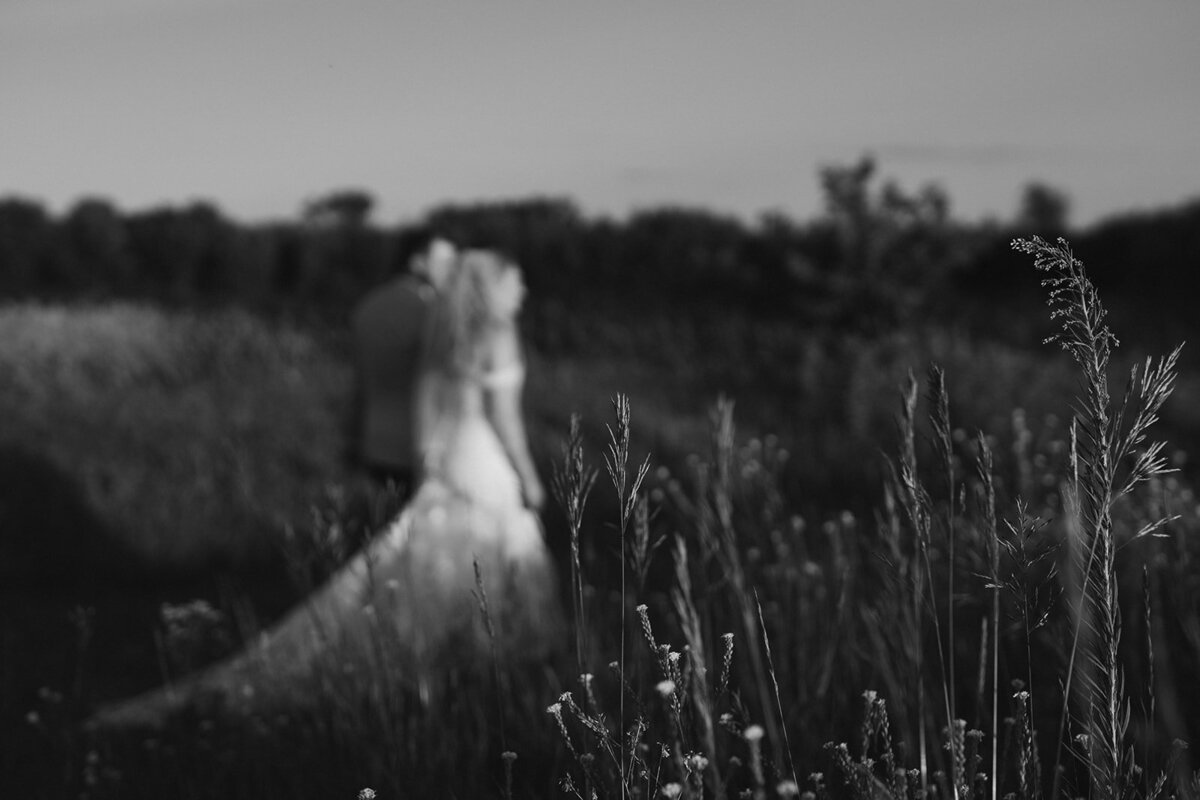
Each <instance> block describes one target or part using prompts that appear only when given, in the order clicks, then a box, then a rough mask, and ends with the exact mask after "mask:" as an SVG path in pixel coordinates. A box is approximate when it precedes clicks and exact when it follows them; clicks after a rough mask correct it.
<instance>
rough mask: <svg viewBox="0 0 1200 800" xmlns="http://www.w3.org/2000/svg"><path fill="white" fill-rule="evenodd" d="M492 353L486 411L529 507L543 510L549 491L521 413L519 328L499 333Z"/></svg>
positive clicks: (485, 383)
mask: <svg viewBox="0 0 1200 800" xmlns="http://www.w3.org/2000/svg"><path fill="white" fill-rule="evenodd" d="M491 350H492V352H491V354H490V358H489V362H490V364H489V370H488V373H489V374H488V377H487V379H485V382H484V408H485V410H486V413H487V417H488V421H489V422H490V423H491V425H492V428H494V429H495V431H496V434H497V435H498V436H499V437H500V441H501V443H502V444H503V445H504V449H505V451H506V452H507V453H508V457H509V460H511V461H512V464H513V468H514V469H516V471H517V475H518V476H519V477H520V479H521V488H522V490H523V491H524V493H525V503H526V505H528V506H529V507H530V508H537V509H540V508H541V507H542V506H543V505H544V504H545V502H546V490H545V489H544V488H543V487H542V482H541V479H540V478H539V477H538V474H537V468H536V467H534V464H533V456H532V455H531V454H530V452H529V438H528V435H527V434H526V431H525V420H524V416H523V414H522V412H521V389H522V386H523V384H524V366H523V364H522V360H521V353H520V346H519V344H518V342H517V335H516V331H515V329H513V328H512V327H510V326H505V328H503V329H501V330H499V331H498V332H497V335H496V337H495V339H494V340H493V345H492V348H491Z"/></svg>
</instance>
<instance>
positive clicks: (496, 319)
mask: <svg viewBox="0 0 1200 800" xmlns="http://www.w3.org/2000/svg"><path fill="white" fill-rule="evenodd" d="M411 266H412V270H411V271H412V272H414V273H416V275H415V277H413V278H411V279H405V280H404V281H403V282H401V283H400V284H397V285H395V286H393V287H391V288H390V289H387V290H385V293H384V294H382V295H379V297H381V298H383V299H384V300H385V301H386V302H378V301H376V300H368V301H367V302H366V303H365V304H364V305H363V306H361V308H360V310H359V311H358V313H357V314H356V315H355V329H356V335H358V336H360V341H362V342H365V344H364V345H363V350H362V358H361V364H360V366H361V368H362V375H363V389H364V393H365V400H366V408H365V416H364V419H363V423H362V429H363V436H364V438H363V444H362V455H363V457H364V459H366V460H367V461H368V463H372V464H373V465H374V466H375V467H376V468H377V469H379V470H386V471H388V473H389V474H390V475H391V476H393V477H399V478H401V479H405V478H407V479H410V480H414V481H415V482H414V484H413V487H414V490H413V491H412V493H411V498H410V499H409V501H408V503H407V505H406V506H405V508H404V509H403V510H402V511H401V512H400V514H399V515H398V516H397V517H396V518H395V519H394V520H392V521H391V522H390V523H389V524H388V525H387V526H386V527H385V528H384V530H383V531H381V532H380V534H379V535H378V536H376V537H375V538H374V539H373V540H372V541H371V542H370V543H368V544H367V545H366V546H365V547H364V548H363V549H362V551H361V552H360V553H359V554H358V555H356V556H355V557H354V558H353V559H351V560H350V561H349V562H347V564H346V565H344V566H343V567H342V568H341V569H340V570H339V571H338V572H337V573H335V574H334V575H333V576H332V577H331V578H330V580H329V581H328V582H327V583H326V584H325V585H324V586H323V587H321V588H320V589H318V590H317V591H316V592H314V593H313V595H312V596H311V597H310V598H308V599H307V600H306V601H305V602H304V603H303V604H301V605H300V606H299V607H297V608H296V609H294V610H293V611H292V612H290V613H289V614H288V615H287V616H285V617H284V619H283V620H282V621H280V622H279V623H278V624H276V625H275V626H273V627H272V628H270V629H269V630H267V631H265V632H263V633H262V634H261V636H260V637H259V640H257V641H256V642H254V643H252V644H251V645H250V646H248V647H247V648H246V649H245V650H243V651H242V652H241V653H240V654H238V655H235V656H233V657H231V658H229V659H227V660H226V661H224V662H221V663H218V664H216V665H214V666H212V667H209V668H207V669H205V670H203V671H201V672H200V673H198V674H196V675H193V676H190V677H188V678H185V679H184V680H183V681H180V682H178V683H176V684H175V685H173V686H168V687H164V688H163V689H159V690H156V691H153V692H150V693H147V694H144V695H140V696H138V697H134V698H132V699H129V700H126V701H123V702H120V703H117V704H114V705H111V706H108V707H106V708H102V709H101V710H100V711H99V712H97V714H96V715H94V716H93V718H92V721H91V723H92V725H93V726H94V727H99V728H103V727H129V726H136V727H143V726H147V727H158V726H161V725H164V724H166V723H167V722H168V720H169V719H170V718H172V717H174V716H175V715H177V714H180V713H183V712H185V711H186V712H189V713H191V714H202V715H206V714H211V715H214V716H216V715H228V714H234V715H236V714H239V713H246V712H265V711H281V710H286V709H287V708H289V707H291V706H293V705H295V704H297V703H299V702H303V701H304V699H305V698H306V697H311V696H312V695H313V692H314V691H316V690H317V689H316V687H321V686H328V683H327V681H328V679H329V676H330V675H342V676H344V675H346V674H359V675H363V674H376V675H378V674H381V673H382V672H383V671H373V670H371V669H370V667H371V665H372V664H373V663H375V662H377V661H378V659H379V658H381V657H383V658H385V659H386V666H387V670H386V673H387V674H389V675H393V674H398V675H399V676H400V677H401V679H402V680H403V681H405V682H407V683H408V684H409V685H410V686H411V687H413V688H416V689H418V690H419V691H420V692H421V695H422V696H423V697H428V695H429V689H430V686H431V683H436V680H437V676H438V675H440V674H443V673H445V672H446V671H447V669H451V668H453V667H456V666H464V665H466V666H469V665H470V664H472V663H473V662H476V661H479V660H481V657H482V656H484V655H485V654H487V653H488V652H489V648H490V645H491V643H490V642H489V641H488V640H487V638H486V632H485V631H484V630H483V628H482V625H481V622H480V619H479V616H480V615H479V606H478V601H477V599H476V597H475V595H474V592H475V591H476V588H477V584H476V581H477V576H476V570H478V572H479V579H481V580H482V581H483V582H484V584H485V591H486V593H487V595H488V597H489V599H490V601H491V606H492V608H491V613H492V614H493V616H494V618H495V619H494V624H495V625H496V627H497V630H498V644H499V646H500V647H502V648H503V649H505V650H506V651H508V652H511V653H513V654H521V655H523V656H525V657H528V656H534V657H536V654H539V653H545V652H546V651H547V649H548V648H549V647H551V646H552V645H553V643H554V640H555V639H557V638H558V633H559V630H560V626H561V623H562V620H561V618H560V617H559V616H558V615H557V614H556V610H557V609H558V608H559V604H558V602H557V585H556V577H555V572H554V567H553V565H552V563H551V561H550V557H549V553H548V551H547V549H546V546H545V543H544V540H543V533H542V527H541V523H540V520H539V518H538V516H537V509H538V508H539V507H540V506H541V505H542V503H543V501H544V496H545V492H544V489H543V488H542V484H541V482H540V481H539V480H538V476H537V473H536V471H535V469H534V465H533V459H532V457H531V456H530V452H529V446H528V442H527V439H526V433H525V427H524V423H523V421H522V415H521V390H522V387H523V384H524V378H525V367H524V363H523V360H522V356H521V348H520V342H519V339H518V334H517V324H516V323H517V315H518V312H519V310H520V308H521V304H522V301H523V299H524V296H525V285H524V282H523V280H522V277H521V271H520V269H519V268H518V267H517V265H516V264H514V263H513V262H512V261H510V260H509V259H507V258H505V257H503V256H502V255H500V254H498V253H496V252H493V251H490V250H464V251H461V252H459V251H458V250H457V249H455V248H454V247H453V246H451V245H450V244H449V243H448V242H446V241H445V240H442V239H437V238H432V237H431V238H430V239H429V240H428V241H427V242H426V243H425V244H424V245H423V246H422V247H421V248H419V250H418V252H417V254H416V255H415V256H414V257H413V259H412V261H411ZM387 292H391V293H392V294H391V296H390V297H389V295H388V293H387ZM367 334H375V336H374V337H373V336H368V335H367ZM406 473H407V474H406ZM381 654H382V655H381ZM364 666H365V667H366V670H365V671H364V669H363V667H364ZM314 681H315V682H314ZM435 688H436V687H435Z"/></svg>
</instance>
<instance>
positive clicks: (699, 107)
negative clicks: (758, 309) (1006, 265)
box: [0, 0, 1200, 223]
mask: <svg viewBox="0 0 1200 800" xmlns="http://www.w3.org/2000/svg"><path fill="white" fill-rule="evenodd" d="M866 152H871V153H874V154H875V155H876V156H877V159H878V162H879V166H880V170H881V173H882V174H883V175H885V176H889V177H894V178H897V179H898V180H899V181H900V183H901V185H902V186H904V187H906V188H909V189H916V188H918V187H919V186H920V185H921V184H923V183H926V182H937V183H939V184H941V185H942V186H943V187H944V188H945V189H946V190H947V192H948V193H949V194H950V197H951V200H952V209H953V211H954V213H956V214H957V215H958V216H961V217H964V218H967V219H976V218H979V217H982V216H985V215H994V216H998V217H1000V218H1008V217H1010V216H1011V215H1012V214H1013V212H1014V210H1015V208H1016V205H1017V202H1018V198H1019V194H1020V189H1021V187H1022V186H1023V185H1024V184H1026V183H1027V182H1028V181H1030V180H1034V179H1037V180H1042V181H1045V182H1047V183H1049V184H1051V185H1054V186H1057V187H1060V188H1062V189H1065V190H1066V191H1067V192H1068V193H1069V194H1070V196H1071V198H1072V201H1073V219H1074V221H1076V222H1079V223H1089V222H1091V221H1094V220H1095V219H1096V218H1097V217H1099V216H1103V215H1106V214H1109V213H1113V212H1117V211H1123V210H1131V209H1141V208H1155V207H1160V206H1164V205H1169V204H1173V203H1176V202H1179V201H1180V200H1183V199H1185V198H1191V197H1196V196H1198V195H1200V2H1196V0H1153V1H1150V2H1140V3H1131V2H1119V1H1118V0H1055V2H1037V3H1034V2H1015V1H1013V2H950V1H949V0H945V2H937V3H934V2H918V1H917V0H905V2H875V3H868V2H842V1H840V0H839V1H838V2H819V3H809V2H800V0H792V1H791V2H784V0H770V1H763V2H758V1H757V0H739V2H717V1H716V0H686V1H679V2H676V1H674V0H670V1H668V0H654V2H623V1H621V0H587V2H584V1H582V0H581V1H580V2H551V0H543V2H526V1H525V0H504V1H503V2H496V1H492V2H472V3H468V2H453V1H452V0H419V2H398V0H382V1H380V2H375V1H374V0H340V1H339V2H316V0H3V2H0V196H3V195H10V194H18V195H22V196H26V197H30V198H33V199H38V200H41V201H43V202H45V203H47V204H48V205H49V206H50V207H51V209H53V210H55V211H61V210H63V209H65V208H66V207H68V206H69V204H70V203H71V202H73V201H74V200H76V199H78V198H79V197H80V196H83V195H90V196H103V197H108V198H110V199H112V200H113V201H114V202H116V203H117V204H118V205H120V206H121V207H122V208H123V209H126V210H134V209H139V208H144V207H146V206H150V205H156V204H160V203H171V204H181V203H185V202H188V201H191V200H193V199H207V200H211V201H213V202H215V203H216V204H217V205H218V206H219V207H220V208H221V209H222V210H223V211H225V212H226V213H228V214H230V215H231V216H234V217H237V218H240V219H244V220H259V219H268V218H291V217H294V216H295V215H296V214H297V212H298V209H299V207H300V205H301V203H302V202H303V201H304V200H305V199H306V198H309V197H312V196H314V195H318V194H321V193H323V192H325V191H328V190H332V189H338V188H344V187H355V188H363V189H366V190H368V191H370V192H371V193H373V194H374V195H375V197H376V198H377V199H378V201H379V205H378V207H377V216H376V219H377V220H378V221H380V222H385V223H390V222H395V221H399V220H407V219H411V218H413V217H415V216H417V215H419V214H420V213H422V212H423V211H425V210H427V209H429V208H430V207H432V206H434V205H437V204H439V203H443V202H449V201H456V202H457V201H470V200H477V199H499V198H514V197H524V196H529V195H534V194H550V195H562V196H569V197H571V198H573V199H575V200H576V201H577V202H578V203H579V205H580V206H581V207H582V208H583V209H584V210H585V211H586V212H588V213H594V214H598V213H605V214H616V215H621V214H624V213H626V212H628V211H629V210H630V209H635V208H641V207H647V206H651V205H658V204H663V203H673V204H683V205H689V206H700V207H705V208H710V209H712V210H715V211H719V212H729V213H735V214H739V215H743V216H744V217H746V218H747V219H753V218H754V217H756V216H757V215H758V214H759V213H760V212H762V211H766V210H781V211H783V212H785V213H787V214H790V215H792V216H794V217H797V218H800V219H805V218H808V217H811V216H812V215H813V214H815V213H816V212H817V211H818V210H819V204H820V197H819V193H818V184H817V170H818V168H819V167H820V166H821V165H822V164H832V163H848V162H851V161H854V160H855V159H857V158H858V157H859V156H860V155H861V154H863V153H866Z"/></svg>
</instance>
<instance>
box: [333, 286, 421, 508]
mask: <svg viewBox="0 0 1200 800" xmlns="http://www.w3.org/2000/svg"><path fill="white" fill-rule="evenodd" d="M433 298H434V288H433V286H432V285H431V284H430V283H429V282H428V281H426V280H424V279H423V278H420V277H417V276H415V275H411V274H406V275H401V276H399V277H396V278H393V279H392V280H391V281H389V282H387V283H385V284H383V285H382V286H380V287H378V288H376V289H374V290H372V291H371V292H370V293H369V294H368V295H367V296H366V297H365V298H363V300H362V301H360V302H359V304H358V306H357V307H356V308H355V310H354V313H353V316H352V317H351V329H352V332H353V337H354V352H355V360H356V365H355V366H356V368H357V371H358V381H359V385H358V388H359V403H358V405H359V407H358V413H359V415H360V416H359V419H358V430H357V451H358V456H359V459H360V460H361V461H362V463H363V464H364V465H365V466H366V467H367V468H368V469H369V470H370V471H371V472H372V473H373V474H374V475H375V476H376V477H378V478H380V479H382V480H386V479H389V478H390V479H393V480H395V481H396V483H397V484H398V485H400V488H401V489H403V490H405V491H407V490H409V489H411V487H412V481H413V476H414V472H415V469H416V466H417V464H416V460H417V456H416V450H415V443H414V436H413V393H414V389H415V387H416V381H417V372H418V368H419V366H420V360H421V349H422V334H423V331H424V327H425V320H426V317H427V315H428V312H429V306H430V303H431V302H432V301H433Z"/></svg>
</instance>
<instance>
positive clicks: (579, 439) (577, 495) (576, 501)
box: [551, 414, 596, 674]
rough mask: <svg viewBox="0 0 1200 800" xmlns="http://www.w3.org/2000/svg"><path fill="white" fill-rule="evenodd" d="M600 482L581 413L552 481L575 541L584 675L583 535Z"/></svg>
mask: <svg viewBox="0 0 1200 800" xmlns="http://www.w3.org/2000/svg"><path fill="white" fill-rule="evenodd" d="M595 483H596V470H595V469H593V468H591V467H588V466H587V465H586V462H585V461H584V453H583V433H582V432H581V430H580V420H579V415H578V414H572V415H571V424H570V429H569V431H568V433H567V440H566V442H565V443H564V444H563V452H562V459H561V461H559V463H558V464H557V465H556V467H555V470H554V476H553V479H552V481H551V490H552V491H553V493H554V497H555V500H557V501H558V504H559V506H561V507H562V510H563V513H564V514H565V515H566V517H567V529H568V533H569V535H570V539H571V561H570V571H571V603H572V605H573V606H574V611H575V666H576V669H577V670H578V672H579V673H580V674H584V673H585V672H586V663H585V658H584V636H585V635H586V632H587V630H588V627H587V624H588V623H587V615H586V609H585V608H584V605H583V569H582V564H581V560H580V534H581V531H582V530H583V517H584V511H585V509H586V508H587V501H588V497H589V496H590V495H591V493H592V487H593V486H594V485H595Z"/></svg>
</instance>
